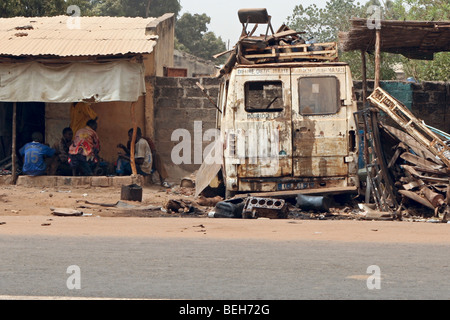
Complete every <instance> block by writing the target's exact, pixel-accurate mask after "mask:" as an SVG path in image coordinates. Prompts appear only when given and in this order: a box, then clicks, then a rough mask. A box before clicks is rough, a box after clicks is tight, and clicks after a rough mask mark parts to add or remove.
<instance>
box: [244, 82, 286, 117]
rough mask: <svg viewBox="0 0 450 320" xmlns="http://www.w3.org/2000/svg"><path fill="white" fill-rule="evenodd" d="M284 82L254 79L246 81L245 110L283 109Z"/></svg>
mask: <svg viewBox="0 0 450 320" xmlns="http://www.w3.org/2000/svg"><path fill="white" fill-rule="evenodd" d="M283 105H284V103H283V83H282V82H281V81H252V82H246V83H245V111H247V112H280V111H283Z"/></svg>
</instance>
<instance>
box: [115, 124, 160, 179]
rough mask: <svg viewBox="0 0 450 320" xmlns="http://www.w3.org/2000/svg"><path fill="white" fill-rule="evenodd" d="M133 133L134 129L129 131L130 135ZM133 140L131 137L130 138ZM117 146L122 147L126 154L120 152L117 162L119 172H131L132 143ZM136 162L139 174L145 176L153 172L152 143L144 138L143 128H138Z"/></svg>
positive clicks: (135, 151)
mask: <svg viewBox="0 0 450 320" xmlns="http://www.w3.org/2000/svg"><path fill="white" fill-rule="evenodd" d="M132 134H133V129H130V130H129V131H128V135H129V136H130V135H132ZM129 141H131V139H129ZM117 147H119V148H122V149H123V150H124V151H125V153H126V154H119V160H118V162H117V170H116V172H117V173H118V174H131V165H130V156H129V155H130V145H129V144H128V145H127V146H126V147H125V146H124V145H122V144H119V145H118V146H117ZM134 149H135V150H134V162H135V164H136V171H137V173H138V174H141V175H143V176H146V175H149V174H151V173H152V150H151V149H150V145H149V144H148V142H147V140H145V139H144V138H142V131H141V128H139V127H138V128H137V130H136V144H135V147H134Z"/></svg>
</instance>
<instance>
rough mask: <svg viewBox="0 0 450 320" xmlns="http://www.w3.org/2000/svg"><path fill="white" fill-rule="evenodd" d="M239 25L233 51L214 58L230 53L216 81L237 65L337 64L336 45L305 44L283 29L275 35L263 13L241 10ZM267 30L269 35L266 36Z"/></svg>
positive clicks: (264, 11) (295, 34)
mask: <svg viewBox="0 0 450 320" xmlns="http://www.w3.org/2000/svg"><path fill="white" fill-rule="evenodd" d="M238 16H239V21H240V22H241V23H242V33H241V36H240V38H239V41H238V42H237V44H236V45H235V46H234V47H233V49H231V50H228V51H225V52H222V53H219V54H217V55H215V56H214V58H218V57H220V56H222V55H225V54H228V53H230V56H229V57H228V60H227V61H226V63H225V64H224V66H223V67H222V69H221V70H220V72H219V74H218V77H222V76H223V75H225V74H228V73H230V71H231V70H232V69H233V67H234V66H235V65H236V64H240V65H255V64H263V63H264V64H267V63H278V62H299V61H321V62H323V61H336V60H337V59H338V49H337V43H336V42H327V43H307V42H306V41H305V40H304V39H303V38H302V37H301V36H300V34H303V33H304V32H298V31H295V30H292V29H291V28H289V27H288V26H286V25H284V24H283V25H282V26H281V27H280V28H279V29H278V30H277V31H276V32H274V30H273V28H272V24H271V16H269V15H268V14H267V10H266V9H241V10H239V11H238ZM250 23H251V24H254V27H253V29H252V30H251V31H247V27H248V25H249V24H250ZM260 24H267V29H266V33H265V34H262V35H259V36H256V35H254V33H255V31H256V29H257V28H258V25H260ZM269 30H270V31H271V35H269Z"/></svg>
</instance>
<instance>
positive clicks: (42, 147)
mask: <svg viewBox="0 0 450 320" xmlns="http://www.w3.org/2000/svg"><path fill="white" fill-rule="evenodd" d="M96 131H97V121H96V120H93V119H90V120H88V121H87V123H86V126H85V127H84V128H81V129H79V130H77V132H76V133H75V135H74V134H73V131H72V129H71V128H70V127H67V128H64V130H63V131H62V138H61V140H60V141H59V143H58V144H56V145H55V146H54V147H53V148H51V147H49V146H48V145H46V144H44V143H43V142H44V139H43V135H42V133H40V132H35V133H33V134H32V137H31V138H32V142H29V143H27V144H25V145H24V146H23V147H22V148H21V149H20V150H19V153H20V154H21V155H22V157H23V170H22V171H23V173H24V174H26V175H31V176H38V175H46V174H51V175H54V174H56V175H66V176H67V175H72V176H79V175H83V176H92V175H94V172H95V171H96V168H97V167H98V166H99V165H100V158H99V155H98V154H99V152H100V140H99V137H98V135H97V132H96ZM132 137H133V129H130V130H129V131H128V142H127V146H125V145H123V144H121V143H119V144H118V145H117V147H118V148H120V149H122V150H123V152H120V153H119V156H118V159H117V163H116V166H115V171H116V174H117V175H131V174H132V173H133V172H132V165H131V156H130V154H131V141H132ZM151 146H152V147H151ZM134 149H135V154H134V160H135V161H134V162H135V168H136V171H137V172H136V173H137V174H140V175H143V176H148V175H151V174H152V172H153V171H158V174H159V178H160V182H161V185H163V186H165V187H169V184H168V183H167V182H166V181H165V179H166V178H167V172H166V170H165V168H164V165H163V164H162V161H161V159H160V157H159V155H158V154H157V153H156V148H155V147H154V144H153V143H152V141H151V140H150V139H147V138H144V137H143V136H142V131H141V128H139V127H138V128H137V130H136V142H135V147H134Z"/></svg>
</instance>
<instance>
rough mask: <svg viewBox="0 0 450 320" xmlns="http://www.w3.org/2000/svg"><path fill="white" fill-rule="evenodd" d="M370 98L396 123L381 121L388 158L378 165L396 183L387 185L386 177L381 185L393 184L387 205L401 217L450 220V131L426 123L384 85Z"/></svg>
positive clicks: (384, 151)
mask: <svg viewBox="0 0 450 320" xmlns="http://www.w3.org/2000/svg"><path fill="white" fill-rule="evenodd" d="M368 100H369V102H370V103H371V104H373V105H374V106H376V107H377V108H378V109H380V110H381V111H383V112H385V113H386V114H387V115H388V116H390V118H391V119H393V120H394V122H395V123H396V127H394V126H389V125H387V124H383V123H382V122H379V123H378V125H379V127H380V138H381V140H380V141H381V144H382V146H381V148H382V151H383V156H384V157H385V160H386V161H385V167H383V166H381V167H380V168H378V169H380V170H381V171H382V170H386V171H387V172H388V173H389V174H390V175H391V177H392V180H391V181H392V183H393V185H392V186H387V183H388V181H385V184H384V185H383V186H380V185H378V187H379V188H380V189H381V188H384V189H388V188H387V187H392V192H393V197H394V198H393V199H390V198H389V197H386V198H384V199H388V200H392V201H390V203H389V204H388V205H389V206H390V207H391V208H393V209H392V210H395V211H396V212H397V213H401V214H400V217H401V216H408V215H409V216H411V215H414V214H416V215H417V214H419V215H422V216H432V217H434V218H437V219H438V220H440V221H442V222H446V221H448V220H450V135H448V134H447V133H445V132H442V131H440V130H438V129H436V128H433V127H431V126H428V125H426V124H425V123H424V122H423V121H421V120H420V119H418V118H416V117H415V116H414V115H413V114H412V113H411V112H410V111H409V110H408V109H407V108H406V107H405V106H404V105H402V103H401V102H400V101H398V100H396V99H395V98H394V97H392V96H390V95H389V94H388V93H387V92H386V91H384V90H382V89H381V88H376V89H375V91H374V92H373V93H372V95H371V96H369V98H368ZM369 176H370V174H369ZM387 180H389V179H387ZM375 186H377V185H376V184H375ZM378 191H380V192H381V190H378ZM373 194H375V193H373ZM378 200H383V198H382V197H379V198H378Z"/></svg>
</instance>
